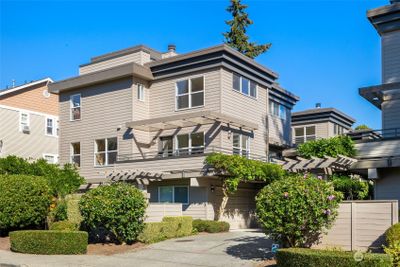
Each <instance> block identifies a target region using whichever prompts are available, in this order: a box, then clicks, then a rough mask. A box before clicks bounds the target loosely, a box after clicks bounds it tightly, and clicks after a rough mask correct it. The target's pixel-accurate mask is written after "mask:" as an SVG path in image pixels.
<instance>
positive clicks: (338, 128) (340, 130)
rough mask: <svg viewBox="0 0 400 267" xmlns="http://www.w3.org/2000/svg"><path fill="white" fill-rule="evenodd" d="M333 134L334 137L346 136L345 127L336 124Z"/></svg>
mask: <svg viewBox="0 0 400 267" xmlns="http://www.w3.org/2000/svg"><path fill="white" fill-rule="evenodd" d="M333 134H334V135H342V134H344V127H342V126H340V125H339V124H336V123H335V124H334V126H333Z"/></svg>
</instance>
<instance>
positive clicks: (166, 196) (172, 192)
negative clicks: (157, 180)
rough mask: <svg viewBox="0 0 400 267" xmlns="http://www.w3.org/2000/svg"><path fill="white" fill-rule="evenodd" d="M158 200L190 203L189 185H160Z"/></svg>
mask: <svg viewBox="0 0 400 267" xmlns="http://www.w3.org/2000/svg"><path fill="white" fill-rule="evenodd" d="M158 201H159V202H167V203H182V204H189V187H188V186H159V187H158Z"/></svg>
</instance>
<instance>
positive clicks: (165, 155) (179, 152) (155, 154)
mask: <svg viewBox="0 0 400 267" xmlns="http://www.w3.org/2000/svg"><path fill="white" fill-rule="evenodd" d="M211 153H222V154H227V155H233V154H238V151H234V149H227V148H222V147H215V146H207V147H195V148H180V149H173V150H162V151H146V152H143V153H132V154H121V155H118V157H117V163H122V162H127V161H129V162H132V161H141V160H157V159H170V158H180V157H195V156H204V155H209V154H211ZM242 156H244V157H246V158H248V159H253V160H260V161H268V159H267V157H266V156H261V155H257V154H254V153H250V152H247V153H246V152H242Z"/></svg>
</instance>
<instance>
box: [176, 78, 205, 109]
mask: <svg viewBox="0 0 400 267" xmlns="http://www.w3.org/2000/svg"><path fill="white" fill-rule="evenodd" d="M201 106H204V77H196V78H191V79H187V80H181V81H178V82H176V109H177V110H179V109H187V108H194V107H201Z"/></svg>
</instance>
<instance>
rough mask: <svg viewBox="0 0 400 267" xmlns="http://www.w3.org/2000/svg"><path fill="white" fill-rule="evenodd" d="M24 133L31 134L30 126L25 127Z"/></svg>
mask: <svg viewBox="0 0 400 267" xmlns="http://www.w3.org/2000/svg"><path fill="white" fill-rule="evenodd" d="M22 132H23V133H27V134H28V133H30V132H31V129H30V128H29V126H28V125H25V126H24V127H23V128H22Z"/></svg>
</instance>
